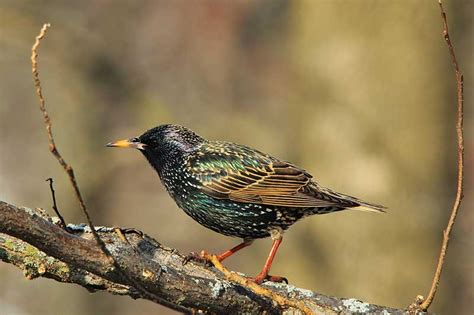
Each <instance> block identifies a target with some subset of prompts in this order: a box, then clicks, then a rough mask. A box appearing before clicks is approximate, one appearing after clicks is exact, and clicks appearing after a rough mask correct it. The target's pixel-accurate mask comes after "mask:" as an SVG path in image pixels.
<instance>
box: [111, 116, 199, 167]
mask: <svg viewBox="0 0 474 315" xmlns="http://www.w3.org/2000/svg"><path fill="white" fill-rule="evenodd" d="M205 141H206V140H205V139H203V138H202V137H200V136H198V135H197V134H196V133H194V132H193V131H191V130H189V129H187V128H185V127H182V126H179V125H172V124H167V125H160V126H158V127H155V128H152V129H149V130H147V131H145V132H144V133H143V134H142V135H141V136H138V137H134V138H130V139H126V140H119V141H115V142H111V143H108V144H107V146H108V147H117V148H133V149H138V150H140V151H141V152H142V153H143V154H144V155H145V156H146V157H147V159H148V160H149V161H150V163H152V164H154V163H153V160H156V161H155V162H158V160H163V159H166V158H171V157H173V156H175V155H176V154H185V153H187V152H192V151H194V150H195V149H196V148H197V147H199V146H200V145H201V144H202V143H203V142H205Z"/></svg>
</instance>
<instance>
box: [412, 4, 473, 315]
mask: <svg viewBox="0 0 474 315" xmlns="http://www.w3.org/2000/svg"><path fill="white" fill-rule="evenodd" d="M438 3H439V8H440V10H441V18H442V20H443V36H444V40H445V41H446V44H447V45H448V49H449V53H450V55H451V59H452V63H453V65H454V70H455V72H456V83H457V122H456V132H457V141H458V148H457V151H458V176H457V190H456V198H455V200H454V204H453V207H452V211H451V216H450V218H449V221H448V225H447V226H446V229H445V230H444V231H443V243H442V245H441V252H440V254H439V258H438V265H437V267H436V272H435V274H434V277H433V282H432V284H431V288H430V292H429V293H428V296H427V297H426V299H422V300H421V299H419V301H420V300H421V301H422V302H421V304H419V308H420V309H421V310H423V311H426V310H427V309H428V308H429V307H430V305H431V303H432V302H433V299H434V296H435V294H436V291H437V289H438V284H439V279H440V277H441V271H442V270H443V265H444V261H445V258H446V250H447V249H448V244H449V236H450V234H451V231H452V229H453V225H454V222H455V221H456V216H457V214H458V210H459V206H460V205H461V200H462V198H463V176H464V174H463V173H464V138H463V113H464V112H463V105H464V104H463V102H464V100H463V84H464V79H463V75H462V73H461V70H460V69H459V64H458V61H457V59H456V53H455V52H454V47H453V44H452V43H451V39H450V37H449V31H448V21H447V19H446V12H445V11H444V8H443V4H442V3H441V0H439V2H438ZM415 303H416V302H415Z"/></svg>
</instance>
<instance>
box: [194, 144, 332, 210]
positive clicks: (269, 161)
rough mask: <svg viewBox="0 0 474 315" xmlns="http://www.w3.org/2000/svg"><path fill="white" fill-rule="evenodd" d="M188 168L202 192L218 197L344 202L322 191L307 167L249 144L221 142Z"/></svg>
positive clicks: (276, 202)
mask: <svg viewBox="0 0 474 315" xmlns="http://www.w3.org/2000/svg"><path fill="white" fill-rule="evenodd" d="M219 146H220V147H222V148H223V149H216V147H219ZM188 167H189V168H190V169H192V170H193V173H194V174H197V175H196V176H197V178H198V179H199V180H200V182H201V183H202V187H201V188H200V189H201V191H202V192H204V193H206V194H207V195H209V196H212V197H214V198H218V199H229V200H233V201H236V202H248V203H259V204H265V205H273V206H282V207H305V208H309V207H327V206H332V205H338V204H339V205H340V203H341V202H340V201H339V202H338V200H334V199H333V198H328V197H329V196H326V195H325V194H324V193H322V192H320V191H318V189H317V188H318V186H317V184H315V183H314V182H312V180H311V178H312V176H311V175H310V174H308V173H307V172H306V171H305V170H303V169H300V168H298V167H296V166H294V165H292V164H290V163H288V162H283V161H279V160H277V159H275V158H273V157H271V156H269V155H266V154H263V153H260V152H258V151H255V150H252V149H250V148H247V147H245V146H239V145H236V144H232V143H224V142H220V143H217V144H215V146H213V148H212V149H208V150H207V151H206V150H201V151H200V153H199V155H197V156H194V157H191V158H190V159H189V160H188Z"/></svg>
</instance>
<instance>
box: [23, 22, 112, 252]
mask: <svg viewBox="0 0 474 315" xmlns="http://www.w3.org/2000/svg"><path fill="white" fill-rule="evenodd" d="M50 27H51V24H49V23H46V24H44V25H43V27H42V28H41V31H40V34H39V35H38V36H36V41H35V43H34V45H33V47H32V49H31V52H32V53H31V70H32V73H33V81H34V83H35V88H36V94H37V95H38V98H39V101H40V110H41V112H42V113H43V118H44V124H45V125H46V131H47V133H48V140H49V150H50V151H51V153H52V154H53V155H54V157H55V158H56V159H57V160H58V162H59V164H60V165H61V166H62V167H63V169H64V170H65V171H66V173H67V175H68V178H69V181H70V182H71V185H72V187H73V189H74V193H75V194H76V197H77V200H78V201H79V205H80V207H81V209H82V212H83V213H84V215H85V216H86V219H87V223H88V224H89V226H90V228H91V231H92V234H93V235H94V237H95V239H96V241H97V243H98V244H99V246H100V247H102V249H103V250H104V253H107V252H108V251H107V248H106V247H105V244H104V242H102V240H101V239H100V237H99V235H98V234H97V232H96V231H95V229H94V225H93V223H92V220H91V218H90V216H89V212H88V211H87V207H86V204H85V203H84V199H83V198H82V195H81V191H80V189H79V186H78V184H77V180H76V176H74V170H73V169H72V167H71V166H70V165H69V164H67V163H66V161H65V160H64V159H63V157H62V156H61V154H60V153H59V151H58V149H57V147H56V144H55V142H54V137H53V131H52V124H51V119H50V118H49V114H48V111H47V110H46V104H45V100H44V97H43V92H42V89H41V81H40V79H39V72H38V61H37V60H38V48H39V46H40V43H41V40H42V39H43V38H44V36H45V35H46V32H47V30H48V28H50ZM106 256H109V257H110V258H112V257H111V256H110V253H109V255H107V254H106ZM112 259H113V258H112Z"/></svg>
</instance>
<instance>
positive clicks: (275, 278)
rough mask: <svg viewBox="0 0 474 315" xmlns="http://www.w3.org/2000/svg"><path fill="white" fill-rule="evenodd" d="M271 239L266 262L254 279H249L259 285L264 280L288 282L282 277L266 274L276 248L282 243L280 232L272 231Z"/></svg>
mask: <svg viewBox="0 0 474 315" xmlns="http://www.w3.org/2000/svg"><path fill="white" fill-rule="evenodd" d="M272 239H273V245H272V249H271V250H270V253H269V254H268V258H267V261H266V262H265V265H264V266H263V269H262V271H261V272H260V273H259V274H258V275H257V276H256V277H255V278H251V280H253V281H254V282H255V283H257V284H261V283H262V282H263V281H264V280H269V281H273V282H286V283H288V280H287V279H286V278H284V277H280V276H270V275H269V274H268V273H269V272H270V268H271V267H272V263H273V258H275V255H276V252H277V250H278V247H279V246H280V244H281V242H282V241H283V235H282V233H281V231H272Z"/></svg>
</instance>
